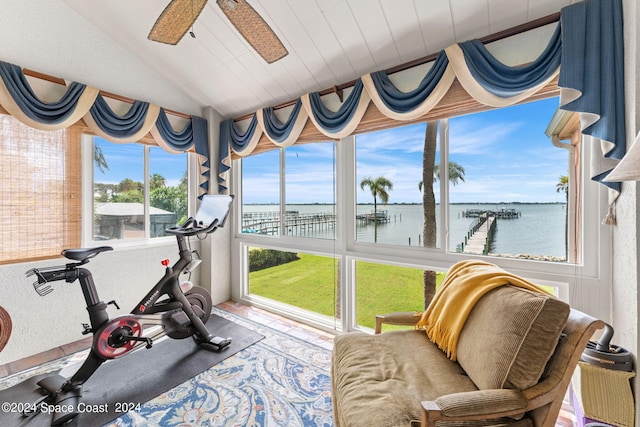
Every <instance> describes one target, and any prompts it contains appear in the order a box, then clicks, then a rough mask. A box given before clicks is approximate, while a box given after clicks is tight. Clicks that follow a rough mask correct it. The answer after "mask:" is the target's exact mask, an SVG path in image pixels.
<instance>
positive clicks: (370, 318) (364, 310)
mask: <svg viewBox="0 0 640 427" xmlns="http://www.w3.org/2000/svg"><path fill="white" fill-rule="evenodd" d="M434 273H435V274H433V275H431V276H428V277H427V278H426V279H425V271H424V270H422V269H419V268H411V267H400V266H394V265H389V264H378V263H372V262H364V261H356V323H357V325H358V326H364V327H367V328H371V329H373V328H374V327H375V316H376V314H388V313H394V312H402V311H409V312H411V311H417V312H422V311H424V309H425V308H424V294H425V292H424V288H425V280H427V283H428V284H429V283H430V285H429V286H431V287H432V288H433V287H437V286H439V285H440V283H441V282H442V279H443V278H444V276H445V273H446V272H434ZM392 329H394V328H392Z"/></svg>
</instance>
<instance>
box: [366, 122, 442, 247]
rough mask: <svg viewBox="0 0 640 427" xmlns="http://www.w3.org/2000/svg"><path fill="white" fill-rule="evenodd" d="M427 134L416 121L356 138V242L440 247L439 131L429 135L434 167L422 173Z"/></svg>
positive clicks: (431, 161) (425, 128) (429, 151)
mask: <svg viewBox="0 0 640 427" xmlns="http://www.w3.org/2000/svg"><path fill="white" fill-rule="evenodd" d="M433 129H437V128H435V127H434V128H433ZM426 130H427V125H426V124H425V123H419V124H416V125H411V126H402V127H397V128H393V129H387V130H383V131H379V132H372V133H366V134H361V135H357V136H356V186H357V188H356V198H357V206H356V240H357V241H359V242H375V243H385V244H393V245H405V246H429V247H434V246H435V247H440V242H439V239H438V231H437V230H439V229H440V219H439V212H438V211H439V209H438V205H439V203H440V191H439V190H440V187H439V184H438V182H437V180H436V177H437V176H438V175H437V169H438V168H437V162H438V158H439V142H438V141H439V138H438V134H439V131H438V132H435V133H432V134H430V143H429V144H427V147H428V153H427V154H429V155H430V157H428V159H430V161H429V164H430V165H432V169H431V170H428V171H426V172H423V152H424V147H425V139H426V137H427V135H426ZM430 130H431V129H430ZM423 173H424V174H425V175H429V176H433V177H434V178H429V181H430V182H429V183H428V184H429V189H433V193H432V194H431V193H429V192H428V193H427V195H426V200H427V204H426V205H424V204H423V203H424V200H423V191H422V190H423V189H424V186H423V185H422V182H423ZM374 194H375V197H374ZM385 195H386V196H387V199H388V202H387V203H385V202H384V200H385ZM425 206H426V207H425ZM425 209H426V210H425ZM425 213H426V214H427V215H425ZM425 218H426V219H427V221H428V222H427V223H428V225H429V227H428V232H427V234H426V237H427V239H426V240H425V226H424V225H425ZM425 242H426V244H425Z"/></svg>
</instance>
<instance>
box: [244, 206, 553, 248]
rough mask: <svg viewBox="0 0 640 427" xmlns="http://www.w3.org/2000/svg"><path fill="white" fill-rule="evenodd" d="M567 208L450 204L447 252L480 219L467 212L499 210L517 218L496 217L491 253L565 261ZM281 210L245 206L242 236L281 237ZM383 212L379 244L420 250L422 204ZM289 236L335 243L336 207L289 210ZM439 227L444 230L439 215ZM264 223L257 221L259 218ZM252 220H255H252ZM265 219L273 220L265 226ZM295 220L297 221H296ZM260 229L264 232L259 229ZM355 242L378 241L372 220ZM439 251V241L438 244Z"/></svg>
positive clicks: (360, 225) (364, 209)
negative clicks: (250, 234)
mask: <svg viewBox="0 0 640 427" xmlns="http://www.w3.org/2000/svg"><path fill="white" fill-rule="evenodd" d="M565 206H566V205H565V204H564V203H513V204H502V203H501V204H495V203H491V204H482V203H469V204H451V205H450V218H449V248H450V250H451V251H455V250H456V248H457V247H458V245H459V244H460V243H462V242H463V241H464V239H465V236H466V235H467V233H468V231H469V228H470V226H471V225H472V224H473V222H474V221H476V220H477V218H473V217H466V216H464V214H463V213H464V212H465V211H468V210H482V211H484V210H489V211H494V212H496V211H501V210H503V209H513V210H515V211H516V212H517V213H518V215H517V216H515V217H514V218H512V219H502V218H498V219H497V220H496V221H497V223H496V224H497V225H496V230H495V235H494V239H493V242H492V244H491V250H490V253H492V254H500V255H519V254H526V255H531V256H547V257H555V258H564V257H565V238H564V235H565ZM372 211H373V205H370V204H361V205H358V206H357V215H358V217H361V218H362V217H363V216H364V215H367V214H370V213H371V212H372ZM277 212H278V206H277V205H244V206H243V216H244V221H243V232H245V233H260V234H277V233H278V229H279V226H278V220H277ZM382 212H384V215H385V216H386V220H385V221H380V222H378V230H377V242H378V243H385V244H394V245H403V246H421V245H422V227H423V215H422V205H421V204H389V205H383V206H378V214H379V215H381V213H382ZM287 213H288V214H287V217H288V218H289V220H288V221H287V231H286V234H288V235H300V236H306V237H316V238H333V235H334V228H333V224H334V221H335V215H334V206H333V205H322V204H301V205H287ZM436 216H437V222H438V227H440V226H441V223H442V222H441V220H440V215H439V211H438V212H437V215H436ZM260 217H261V218H262V220H261V221H258V220H257V218H260ZM251 218H252V219H251ZM266 218H271V222H268V226H265V224H267V222H266ZM294 218H297V219H298V221H297V222H296V221H294V220H293V219H294ZM259 224H262V227H263V228H260V225H259ZM356 232H357V235H356V240H358V241H360V242H373V241H374V224H373V222H372V221H366V220H357V221H356ZM437 245H438V247H441V246H442V245H441V242H440V241H439V239H438V243H437Z"/></svg>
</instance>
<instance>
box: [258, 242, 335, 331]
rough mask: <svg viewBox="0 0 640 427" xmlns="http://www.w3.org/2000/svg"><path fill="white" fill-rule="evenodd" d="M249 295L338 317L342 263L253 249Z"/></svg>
mask: <svg viewBox="0 0 640 427" xmlns="http://www.w3.org/2000/svg"><path fill="white" fill-rule="evenodd" d="M248 250H249V293H250V294H251V295H258V296H261V297H264V298H269V299H271V300H274V301H279V302H282V303H285V304H288V305H291V306H294V307H298V308H302V309H305V310H308V311H312V312H314V313H318V314H321V315H324V316H328V317H331V318H338V317H339V315H338V314H337V313H339V299H338V295H340V293H339V291H338V289H337V285H336V284H337V283H338V261H337V260H336V259H335V258H332V257H327V256H319V255H311V254H306V253H299V252H298V253H295V252H286V251H279V250H274V249H262V248H257V247H252V248H249V249H248Z"/></svg>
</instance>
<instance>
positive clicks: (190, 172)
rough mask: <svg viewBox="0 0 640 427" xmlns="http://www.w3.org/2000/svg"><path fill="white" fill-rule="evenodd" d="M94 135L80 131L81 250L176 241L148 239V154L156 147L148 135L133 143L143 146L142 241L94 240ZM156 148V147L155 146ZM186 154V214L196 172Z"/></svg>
mask: <svg viewBox="0 0 640 427" xmlns="http://www.w3.org/2000/svg"><path fill="white" fill-rule="evenodd" d="M96 136H97V135H95V134H94V133H92V132H90V131H89V130H88V128H84V129H82V134H81V136H80V138H81V145H82V154H81V156H82V162H81V163H82V236H81V240H82V245H83V246H84V247H95V246H101V245H104V244H108V245H109V246H113V247H116V248H121V247H125V248H126V247H140V246H147V245H164V244H168V243H172V242H173V241H174V240H175V239H174V237H173V236H162V237H154V238H152V237H151V229H150V221H151V220H150V214H149V208H150V204H151V201H150V197H151V195H150V191H149V173H150V168H149V157H150V156H149V153H150V149H151V147H158V145H157V144H155V143H154V142H153V140H152V139H151V138H150V137H149V136H147V137H144V138H142V139H141V140H139V141H135V142H132V143H134V144H140V145H142V146H143V158H144V165H143V168H144V171H143V174H144V177H145V181H144V221H145V236H144V237H143V238H129V239H113V240H107V241H98V240H94V239H93V215H94V198H93V195H94V191H93V184H94V181H93V179H94V144H93V139H94V137H96ZM158 148H159V147H158ZM185 154H186V155H187V165H186V167H187V180H188V184H187V187H188V192H187V206H188V212H189V215H191V213H192V212H193V211H194V208H193V207H194V206H195V201H194V199H195V190H194V189H192V185H191V183H192V182H194V173H195V172H194V171H195V170H196V169H197V168H196V164H195V161H196V160H195V159H194V156H192V155H191V153H190V152H186V153H185Z"/></svg>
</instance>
